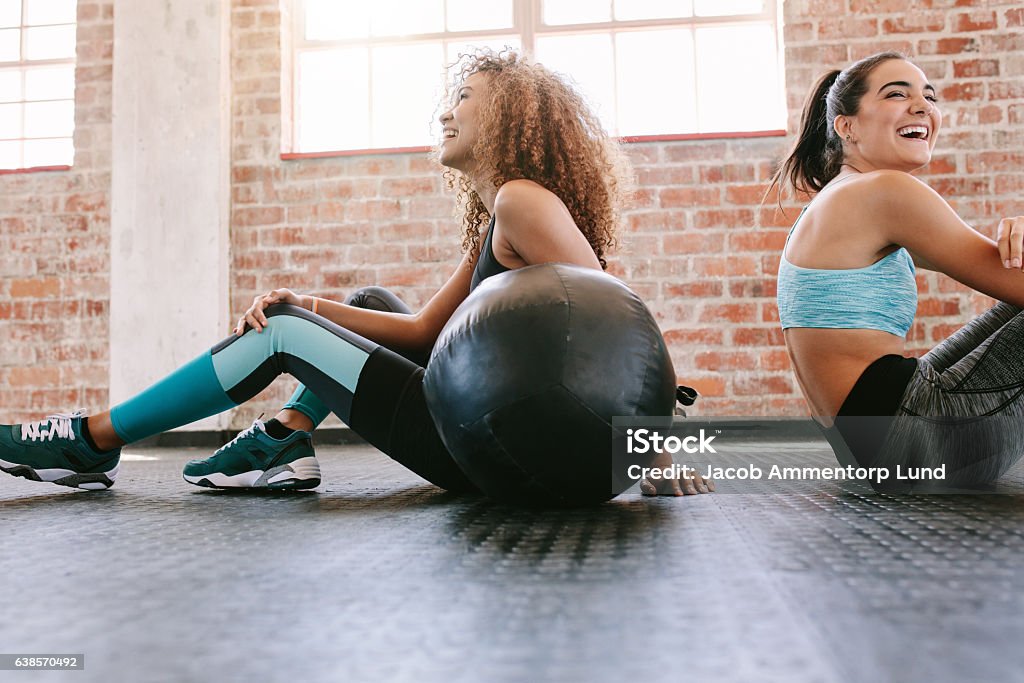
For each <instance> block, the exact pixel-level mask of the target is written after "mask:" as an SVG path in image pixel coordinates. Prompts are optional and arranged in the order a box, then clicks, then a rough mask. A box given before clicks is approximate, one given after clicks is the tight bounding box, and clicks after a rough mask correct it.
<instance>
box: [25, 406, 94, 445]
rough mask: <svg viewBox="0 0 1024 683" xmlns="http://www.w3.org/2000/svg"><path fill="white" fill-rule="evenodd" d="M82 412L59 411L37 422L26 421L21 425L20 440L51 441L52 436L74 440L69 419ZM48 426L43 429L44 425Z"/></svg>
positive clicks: (78, 415)
mask: <svg viewBox="0 0 1024 683" xmlns="http://www.w3.org/2000/svg"><path fill="white" fill-rule="evenodd" d="M81 415H82V413H81V412H80V411H79V412H74V413H61V414H59V415H49V416H47V418H46V419H45V420H40V421H39V422H28V423H25V424H23V425H21V440H22V441H26V440H27V441H53V439H54V437H56V438H58V439H69V440H71V441H74V440H75V430H74V429H73V428H72V427H71V421H72V420H74V419H75V418H76V417H80V416H81ZM47 426H49V429H47V430H44V429H43V428H44V427H47Z"/></svg>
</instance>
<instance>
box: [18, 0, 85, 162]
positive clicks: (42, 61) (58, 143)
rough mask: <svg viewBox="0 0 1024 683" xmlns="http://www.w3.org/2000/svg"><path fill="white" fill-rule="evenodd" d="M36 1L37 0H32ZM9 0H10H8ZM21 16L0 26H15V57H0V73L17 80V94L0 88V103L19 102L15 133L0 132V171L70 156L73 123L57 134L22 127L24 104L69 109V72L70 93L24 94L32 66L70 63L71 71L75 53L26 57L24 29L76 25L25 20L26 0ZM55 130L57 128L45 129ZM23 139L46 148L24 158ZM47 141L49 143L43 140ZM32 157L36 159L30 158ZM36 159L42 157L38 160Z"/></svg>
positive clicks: (73, 26)
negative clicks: (30, 132)
mask: <svg viewBox="0 0 1024 683" xmlns="http://www.w3.org/2000/svg"><path fill="white" fill-rule="evenodd" d="M0 1H2V0H0ZM36 1H37V2H38V1H39V0H36ZM8 2H9V3H10V0H8ZM20 10H21V18H20V21H19V23H18V25H17V26H15V25H13V24H11V25H10V26H3V27H0V30H3V31H8V32H13V31H14V30H17V31H18V33H19V35H18V58H17V59H8V60H4V59H2V58H0V77H2V76H4V75H7V76H8V77H9V78H11V77H15V76H14V75H15V74H16V79H17V81H18V83H19V89H20V97H17V98H14V97H9V96H8V97H5V96H4V93H3V92H0V106H5V105H6V106H20V107H21V108H22V113H21V116H20V117H19V118H20V122H19V126H18V131H17V133H18V134H17V135H14V136H11V135H3V134H0V147H3V148H4V151H5V152H7V154H0V172H4V171H16V170H22V169H25V168H39V167H41V168H67V167H70V166H71V164H72V163H73V159H74V142H73V136H74V130H73V128H74V127H73V124H72V129H71V130H70V131H69V130H66V126H65V130H62V131H59V132H60V133H61V134H55V135H49V134H45V133H46V132H45V131H44V132H43V134H34V135H26V127H27V125H28V124H29V122H28V119H29V117H28V116H26V115H25V112H26V105H36V104H46V103H55V104H59V103H67V104H69V105H70V106H71V108H72V111H73V108H74V85H73V80H74V79H73V76H72V87H71V92H70V97H39V98H31V99H29V98H27V97H26V94H27V90H28V88H27V82H26V81H27V79H28V77H29V75H30V74H31V73H32V72H33V71H36V70H43V69H52V68H53V67H70V69H71V71H72V74H73V73H74V67H75V57H74V56H70V57H59V58H30V55H29V54H28V41H27V36H28V30H30V29H54V28H56V29H59V28H70V29H71V30H72V32H74V31H75V29H76V28H77V24H76V22H67V21H60V22H53V23H51V22H31V23H30V22H29V16H28V15H29V1H28V0H22V1H21V2H20ZM49 132H58V131H49ZM25 143H30V144H31V143H43V144H46V146H47V147H49V148H50V150H49V151H43V152H42V153H41V154H32V155H29V159H30V160H28V161H26V150H25ZM47 143H49V144H47ZM15 146H16V147H17V148H18V150H17V153H16V154H14V155H12V154H11V153H10V150H11V149H12V147H15ZM31 159H35V160H36V161H32V160H31ZM40 159H42V160H41V161H40Z"/></svg>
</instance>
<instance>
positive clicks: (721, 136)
mask: <svg viewBox="0 0 1024 683" xmlns="http://www.w3.org/2000/svg"><path fill="white" fill-rule="evenodd" d="M785 136H786V131H784V130H754V131H741V132H733V133H676V134H671V135H629V136H626V137H624V138H619V140H621V141H622V142H623V143H625V144H627V145H628V144H632V143H642V142H679V141H685V140H732V139H742V138H774V137H785ZM433 149H434V148H433V147H381V148H379V149H345V150H331V151H323V152H284V153H282V154H281V159H282V161H295V160H298V159H325V158H329V157H352V156H371V155H376V154H381V155H383V154H416V153H425V152H430V151H431V150H433Z"/></svg>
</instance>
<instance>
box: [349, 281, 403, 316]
mask: <svg viewBox="0 0 1024 683" xmlns="http://www.w3.org/2000/svg"><path fill="white" fill-rule="evenodd" d="M344 303H346V304H348V305H349V306H355V307H356V308H367V309H370V310H372V311H383V312H385V313H412V309H410V308H409V307H408V306H407V305H406V304H405V302H404V301H402V300H401V299H400V298H398V296H396V295H395V293H394V292H392V291H391V290H389V289H385V288H384V287H377V286H371V287H363V288H362V289H359V290H356V291H355V292H353V293H352V294H350V295H349V296H348V298H346V299H345V302H344Z"/></svg>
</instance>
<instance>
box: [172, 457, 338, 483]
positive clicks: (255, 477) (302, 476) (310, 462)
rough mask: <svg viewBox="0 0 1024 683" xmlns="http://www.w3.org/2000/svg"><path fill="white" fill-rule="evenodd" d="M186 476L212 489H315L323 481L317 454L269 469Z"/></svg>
mask: <svg viewBox="0 0 1024 683" xmlns="http://www.w3.org/2000/svg"><path fill="white" fill-rule="evenodd" d="M181 476H182V478H183V479H184V480H185V481H187V482H188V483H190V484H195V485H196V486H205V487H207V488H212V489H314V488H316V487H317V486H319V485H320V463H319V462H317V459H316V458H315V457H308V458H299V459H298V460H294V461H292V462H290V463H288V464H286V465H280V466H278V467H272V468H270V469H269V470H267V471H265V472H264V471H263V470H251V471H249V472H242V473H241V474H223V473H221V472H211V473H210V474H200V475H189V474H185V473H184V472H183V473H182V475H181Z"/></svg>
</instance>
